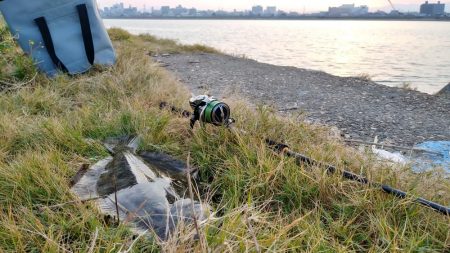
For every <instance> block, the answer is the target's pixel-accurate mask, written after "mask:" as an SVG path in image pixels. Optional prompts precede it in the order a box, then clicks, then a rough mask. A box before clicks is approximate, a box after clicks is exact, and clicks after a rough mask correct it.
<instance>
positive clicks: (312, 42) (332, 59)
mask: <svg viewBox="0 0 450 253" xmlns="http://www.w3.org/2000/svg"><path fill="white" fill-rule="evenodd" d="M105 24H106V26H107V27H121V28H124V29H126V30H128V31H130V32H132V33H134V34H142V33H149V34H152V35H156V36H158V37H163V38H170V39H175V40H178V41H179V42H181V43H185V44H195V43H199V44H204V45H208V46H212V47H214V48H217V49H219V50H221V51H223V52H226V53H229V54H233V55H239V56H242V55H244V56H246V57H248V58H252V59H255V60H258V61H260V62H265V63H271V64H275V65H283V66H295V67H300V68H307V69H313V70H322V71H325V72H328V73H331V74H334V75H338V76H358V75H369V76H370V77H371V79H372V80H373V81H376V82H379V83H381V84H384V85H388V86H397V87H398V86H400V87H401V86H409V87H411V88H416V89H417V90H419V91H422V92H426V93H430V94H433V93H436V92H438V91H439V90H440V89H442V88H443V87H444V86H445V85H446V84H448V83H449V82H450V22H437V21H436V22H431V21H430V22H419V21H331V20H327V21H319V20H312V21H272V20H271V21H262V20H105Z"/></svg>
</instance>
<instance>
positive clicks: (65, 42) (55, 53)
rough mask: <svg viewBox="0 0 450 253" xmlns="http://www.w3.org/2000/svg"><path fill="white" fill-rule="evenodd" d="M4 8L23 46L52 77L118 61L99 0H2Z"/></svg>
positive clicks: (12, 30)
mask: <svg viewBox="0 0 450 253" xmlns="http://www.w3.org/2000/svg"><path fill="white" fill-rule="evenodd" d="M0 11H1V12H2V14H3V16H4V18H5V20H6V22H7V24H8V26H9V29H10V31H11V33H12V34H13V35H14V36H15V38H16V39H17V40H18V42H19V44H20V46H21V47H22V49H23V50H24V51H25V52H26V53H27V54H29V55H30V56H31V57H32V58H33V60H34V61H35V63H36V65H37V66H38V67H39V69H41V70H42V71H43V72H45V73H47V74H48V75H50V76H53V75H55V74H57V73H58V72H59V71H62V72H67V73H69V74H79V73H83V72H86V71H87V70H89V69H90V68H91V67H92V65H93V64H100V65H108V66H109V65H113V64H114V63H115V60H116V55H115V52H114V49H113V46H112V43H111V40H110V39H109V37H108V33H107V32H106V29H105V27H104V25H103V21H102V19H101V18H100V14H99V12H98V9H97V3H96V0H0Z"/></svg>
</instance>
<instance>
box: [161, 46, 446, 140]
mask: <svg viewBox="0 0 450 253" xmlns="http://www.w3.org/2000/svg"><path fill="white" fill-rule="evenodd" d="M154 59H155V60H156V61H158V62H160V64H161V66H163V67H165V68H167V69H168V70H170V71H171V72H173V73H175V75H176V76H177V77H178V78H179V79H180V80H181V82H183V83H184V84H186V85H187V86H188V87H189V88H190V89H191V90H192V92H193V93H195V94H203V93H205V92H207V93H209V94H211V95H214V96H215V97H219V98H226V97H230V96H232V95H233V94H238V95H239V96H240V97H244V98H247V99H249V100H250V101H255V103H257V104H270V105H274V106H276V108H278V110H279V111H280V112H282V113H295V112H304V113H305V115H306V118H307V119H308V120H310V121H313V122H317V123H321V124H326V125H332V126H336V127H337V128H338V129H340V130H341V131H342V133H343V134H344V135H346V137H347V138H352V139H360V140H364V141H373V139H374V137H375V136H378V138H379V140H380V141H384V142H385V143H391V144H396V145H404V146H412V145H414V144H416V143H420V142H423V141H428V140H450V98H449V97H448V96H446V95H443V96H442V95H441V96H433V95H428V94H424V93H420V92H417V91H411V90H405V89H400V88H391V87H387V86H383V85H380V84H377V83H375V82H371V81H367V80H362V79H359V78H344V77H338V76H333V75H330V74H327V73H324V72H319V71H312V70H306V69H300V68H295V67H282V66H274V65H270V64H264V63H260V62H257V61H254V60H249V59H243V58H237V57H232V56H228V55H221V54H203V53H202V54H200V53H199V54H173V55H168V54H167V55H159V56H154Z"/></svg>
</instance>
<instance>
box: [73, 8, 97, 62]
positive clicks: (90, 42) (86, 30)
mask: <svg viewBox="0 0 450 253" xmlns="http://www.w3.org/2000/svg"><path fill="white" fill-rule="evenodd" d="M77 11H78V16H79V18H80V25H81V33H82V35H83V42H84V49H85V50H86V56H87V58H88V61H89V63H90V64H91V65H94V60H95V49H94V39H93V38H92V31H91V23H90V22H89V15H88V9H87V6H86V4H80V5H77Z"/></svg>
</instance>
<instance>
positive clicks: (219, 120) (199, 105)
mask: <svg viewBox="0 0 450 253" xmlns="http://www.w3.org/2000/svg"><path fill="white" fill-rule="evenodd" d="M189 104H190V105H191V107H192V109H193V110H194V113H193V115H192V118H191V127H192V128H193V127H194V125H195V123H196V122H197V121H200V123H202V124H204V123H206V124H212V125H215V126H229V125H230V124H231V123H233V122H234V120H233V119H231V118H230V117H231V109H230V107H229V106H228V105H227V104H225V103H224V102H221V101H219V100H217V99H215V98H214V97H209V96H207V95H200V96H197V97H193V98H191V99H190V100H189Z"/></svg>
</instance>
